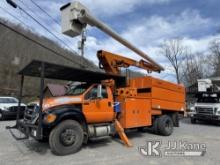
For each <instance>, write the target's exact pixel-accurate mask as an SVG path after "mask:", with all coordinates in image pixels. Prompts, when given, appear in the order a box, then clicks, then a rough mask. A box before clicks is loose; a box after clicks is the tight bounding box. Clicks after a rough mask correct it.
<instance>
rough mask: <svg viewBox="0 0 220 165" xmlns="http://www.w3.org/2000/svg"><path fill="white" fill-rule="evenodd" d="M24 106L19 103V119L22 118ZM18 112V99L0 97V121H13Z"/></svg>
mask: <svg viewBox="0 0 220 165" xmlns="http://www.w3.org/2000/svg"><path fill="white" fill-rule="evenodd" d="M25 108H26V105H25V104H24V103H21V108H20V112H21V114H20V117H23V115H24V111H25ZM17 110H18V99H16V98H14V97H0V120H4V119H6V118H11V119H15V118H16V116H17Z"/></svg>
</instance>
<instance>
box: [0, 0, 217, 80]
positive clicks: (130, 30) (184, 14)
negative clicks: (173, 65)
mask: <svg viewBox="0 0 220 165" xmlns="http://www.w3.org/2000/svg"><path fill="white" fill-rule="evenodd" d="M14 1H15V2H16V3H17V4H19V5H20V6H21V7H22V8H23V9H25V10H26V11H27V12H29V13H30V14H31V15H32V16H34V17H35V18H36V19H38V21H40V22H41V23H42V24H44V25H45V26H46V27H47V28H49V29H50V30H51V31H52V32H53V33H55V34H56V35H57V36H59V37H60V38H62V40H64V41H65V42H66V44H68V45H69V46H70V47H72V48H73V49H74V50H76V51H77V41H78V40H79V38H69V37H66V36H64V35H63V34H61V27H60V25H59V24H60V21H61V17H60V10H59V8H60V7H61V6H62V5H64V4H66V3H68V2H69V0H32V1H34V2H35V3H37V4H38V5H39V6H41V7H42V8H43V9H44V10H46V11H47V12H48V13H49V14H50V15H51V16H52V17H53V18H54V19H55V20H56V21H57V22H58V23H56V22H55V21H53V20H52V19H51V18H50V17H48V16H47V15H46V14H45V13H43V12H42V11H41V10H40V9H39V8H37V7H36V6H35V5H34V4H33V3H32V2H31V0H14ZM80 2H82V3H83V4H84V5H86V6H87V7H88V8H89V9H90V10H91V12H92V13H93V14H94V15H95V16H96V17H98V18H99V19H101V20H102V21H103V22H105V23H107V24H108V25H109V26H111V27H112V28H113V29H114V30H115V31H117V32H118V33H119V34H120V35H122V36H123V37H124V38H126V39H127V40H129V41H130V42H132V43H133V44H134V45H135V46H137V47H138V48H140V49H141V50H143V51H145V52H146V53H147V54H149V55H150V56H151V57H152V58H153V59H154V60H155V61H157V62H159V63H160V64H161V65H163V66H165V68H167V70H166V71H164V72H163V73H161V74H160V75H158V74H154V75H156V76H159V77H161V78H164V79H168V80H171V81H174V80H175V79H174V76H173V72H172V70H170V67H169V64H168V62H167V60H166V59H164V57H163V56H162V55H160V54H159V45H160V44H161V43H162V42H163V41H164V40H168V39H171V38H176V37H178V38H183V41H184V44H185V45H187V46H190V48H191V51H192V52H205V51H207V49H208V46H209V45H208V44H209V42H210V41H211V40H213V39H215V38H220V11H219V6H220V1H219V0H81V1H80ZM0 7H2V8H4V9H6V10H7V12H10V13H11V14H13V15H14V16H16V17H18V18H19V19H20V20H21V21H23V22H25V24H26V25H23V26H24V27H25V28H29V29H32V31H34V32H36V33H38V34H40V35H44V36H46V37H48V38H50V39H52V40H55V41H57V39H56V38H54V37H53V36H52V35H50V34H48V33H47V31H45V30H44V29H43V28H42V27H40V26H39V25H38V24H37V23H35V22H34V21H33V20H32V19H31V18H29V17H28V16H27V15H25V14H24V13H22V12H21V11H20V10H19V9H14V8H12V7H11V6H9V5H8V4H7V3H6V1H5V0H1V2H0ZM0 16H1V17H3V18H6V19H9V20H10V21H13V22H15V23H20V22H19V21H18V20H15V19H14V18H13V17H12V16H10V15H9V14H8V13H6V12H4V11H3V10H2V9H1V8H0ZM57 42H59V41H57ZM60 44H61V45H62V43H60ZM99 49H104V50H107V51H111V52H113V53H119V54H122V55H124V56H127V57H131V58H135V59H139V57H138V56H137V55H135V54H134V53H132V52H131V51H130V50H128V49H127V48H125V47H124V46H122V45H121V44H119V43H118V42H116V41H114V40H112V39H111V38H109V37H108V36H106V35H105V34H103V33H102V32H101V31H99V30H97V29H94V28H90V27H89V28H88V32H87V41H86V50H85V52H86V53H85V57H86V58H88V59H90V60H92V61H94V62H95V63H96V64H97V59H96V51H97V50H99Z"/></svg>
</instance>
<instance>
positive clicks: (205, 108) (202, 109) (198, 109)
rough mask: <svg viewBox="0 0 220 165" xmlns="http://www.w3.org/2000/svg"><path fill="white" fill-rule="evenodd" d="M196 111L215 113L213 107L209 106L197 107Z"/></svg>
mask: <svg viewBox="0 0 220 165" xmlns="http://www.w3.org/2000/svg"><path fill="white" fill-rule="evenodd" d="M196 112H197V113H199V114H210V115H213V114H214V111H213V108H207V107H196Z"/></svg>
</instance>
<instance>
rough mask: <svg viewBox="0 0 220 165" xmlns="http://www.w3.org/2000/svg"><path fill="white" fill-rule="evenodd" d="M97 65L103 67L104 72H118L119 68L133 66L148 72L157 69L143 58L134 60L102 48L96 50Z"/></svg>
mask: <svg viewBox="0 0 220 165" xmlns="http://www.w3.org/2000/svg"><path fill="white" fill-rule="evenodd" d="M97 57H98V59H99V67H100V68H101V69H104V70H105V71H106V73H113V74H120V68H121V67H123V68H128V67H130V66H135V67H138V68H141V69H144V70H147V71H148V72H151V71H157V67H155V66H154V65H152V64H151V63H148V62H146V61H144V60H140V61H135V60H132V59H130V58H126V57H122V56H120V55H116V54H113V53H110V52H106V51H103V50H100V51H98V53H97Z"/></svg>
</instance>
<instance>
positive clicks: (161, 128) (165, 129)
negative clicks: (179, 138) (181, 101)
mask: <svg viewBox="0 0 220 165" xmlns="http://www.w3.org/2000/svg"><path fill="white" fill-rule="evenodd" d="M157 128H158V133H159V134H160V135H163V136H169V135H171V134H172V133H173V120H172V119H171V117H170V116H168V115H163V116H160V117H159V118H158V127H157Z"/></svg>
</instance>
